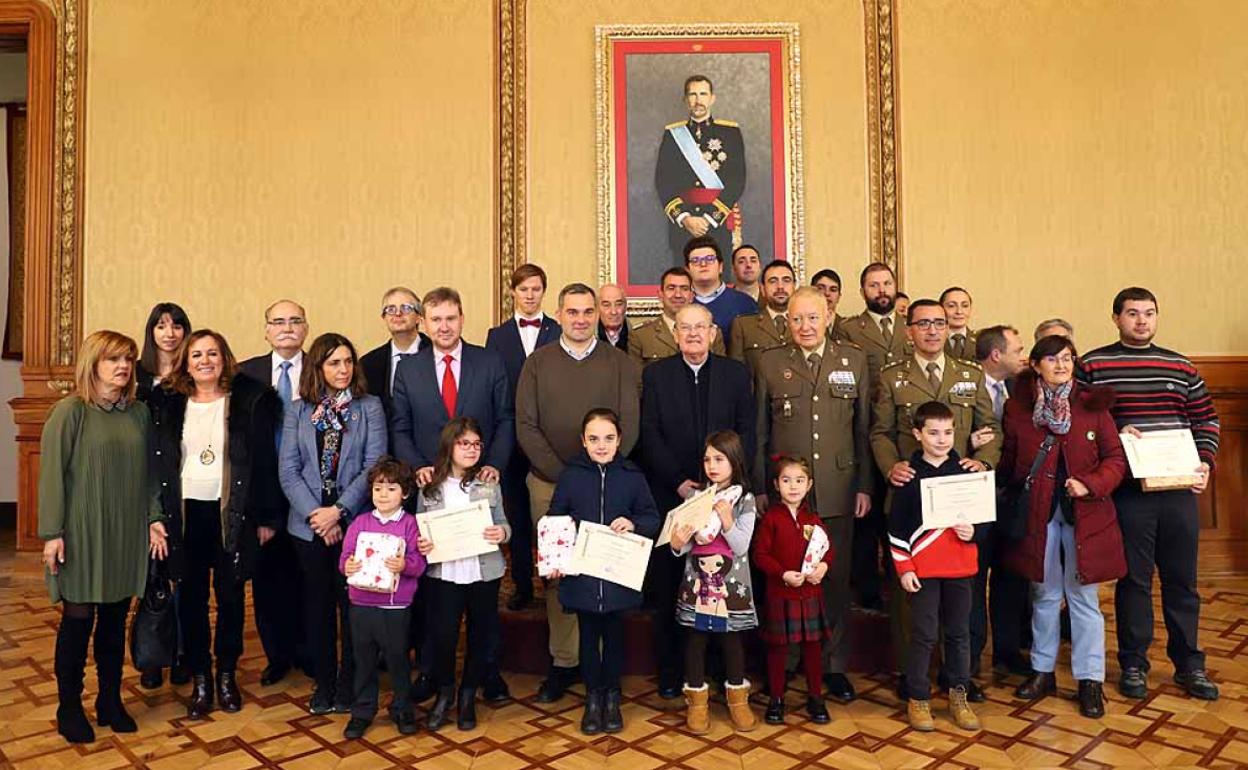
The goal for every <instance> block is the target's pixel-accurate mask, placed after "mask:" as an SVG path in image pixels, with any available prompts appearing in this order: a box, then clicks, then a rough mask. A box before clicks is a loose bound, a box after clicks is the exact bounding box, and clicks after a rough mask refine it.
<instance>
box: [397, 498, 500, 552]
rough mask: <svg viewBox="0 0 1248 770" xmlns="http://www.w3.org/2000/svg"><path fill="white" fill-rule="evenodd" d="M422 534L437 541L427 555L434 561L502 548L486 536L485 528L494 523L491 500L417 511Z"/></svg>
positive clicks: (434, 541) (417, 519) (417, 520)
mask: <svg viewBox="0 0 1248 770" xmlns="http://www.w3.org/2000/svg"><path fill="white" fill-rule="evenodd" d="M416 523H417V524H418V525H420V534H421V535H423V536H424V537H426V538H428V539H430V540H432V541H433V550H432V551H430V552H429V554H428V555H427V556H425V561H427V562H429V563H430V564H440V563H441V562H444V561H455V560H456V559H464V558H467V557H469V556H480V555H481V554H483V553H490V552H492V551H497V550H498V545H497V544H496V543H489V542H486V540H485V535H484V532H485V528H486V527H492V526H494V519H493V518H491V517H490V504H489V503H487V502H486V501H485V500H477V501H476V502H473V503H471V504H469V505H464V506H460V507H458V508H443V509H441V510H437V511H426V512H425V513H418V514H416Z"/></svg>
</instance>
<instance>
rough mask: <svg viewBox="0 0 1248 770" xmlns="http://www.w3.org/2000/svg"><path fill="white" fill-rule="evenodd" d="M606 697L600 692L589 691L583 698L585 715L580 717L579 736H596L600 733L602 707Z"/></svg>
mask: <svg viewBox="0 0 1248 770" xmlns="http://www.w3.org/2000/svg"><path fill="white" fill-rule="evenodd" d="M605 699H606V695H605V694H604V693H603V691H602V690H591V691H590V692H589V693H588V694H587V695H586V696H585V713H584V714H582V715H581V734H582V735H597V734H598V733H600V732H602V707H603V701H604V700H605Z"/></svg>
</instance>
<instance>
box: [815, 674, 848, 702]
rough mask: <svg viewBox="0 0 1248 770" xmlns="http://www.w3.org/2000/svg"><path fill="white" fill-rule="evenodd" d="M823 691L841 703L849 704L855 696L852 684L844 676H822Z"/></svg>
mask: <svg viewBox="0 0 1248 770" xmlns="http://www.w3.org/2000/svg"><path fill="white" fill-rule="evenodd" d="M823 689H824V692H826V693H827V694H828V695H831V696H832V697H833V698H836V699H837V700H839V701H841V702H842V703H849V702H850V701H851V700H853V699H854V697H855V696H856V693H855V692H854V685H853V683H852V682H850V681H849V677H847V676H845V675H844V674H824V675H823Z"/></svg>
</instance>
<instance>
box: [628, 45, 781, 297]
mask: <svg viewBox="0 0 1248 770" xmlns="http://www.w3.org/2000/svg"><path fill="white" fill-rule="evenodd" d="M656 53H690V54H702V53H765V54H767V59H768V62H769V64H770V71H771V78H770V83H771V94H770V96H771V98H770V103H771V196H772V208H773V212H774V215H773V217H772V228H773V233H772V239H773V241H772V242H773V244H774V251H773V254H775V258H776V259H788V258H789V253H788V251H789V244H788V222H789V212H788V211H787V210H785V206H784V200H785V198H784V190H785V168H784V164H785V157H786V156H785V152H784V137H785V131H784V72H783V63H784V58H783V43H782V41H780V40H777V39H770V38H732V39H727V40H721V39H713V38H709V39H692V38H685V39H681V40H620V41H616V42H615V43H614V44H613V46H612V67H613V69H614V71H615V73H614V74H615V77H614V82H615V93H613V94H612V104H613V108H614V121H615V126H614V129H615V260H616V269H615V278H616V281H617V282H618V283H619V284H620V285H621V286H625V287H627V293H628V296H630V297H653V296H654V294H655V292H656V291H657V290H658V286H657V285H655V284H648V285H646V284H630V283H629V282H628V120H627V117H628V112H627V108H628V100H627V97H626V96H625V94H627V93H628V71H627V69H626V67H625V58H626V57H628V56H632V55H638V54H641V55H644V54H656ZM747 217H748V215H747ZM724 256H725V258H727V256H728V255H724Z"/></svg>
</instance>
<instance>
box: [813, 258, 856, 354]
mask: <svg viewBox="0 0 1248 770" xmlns="http://www.w3.org/2000/svg"><path fill="white" fill-rule="evenodd" d="M810 285H811V286H814V287H815V288H816V289H818V290H819V293H821V294H822V295H823V298H824V299H825V300H827V303H828V318H829V319H830V320H829V321H828V337H830V338H831V339H834V340H843V339H845V335H844V333H843V332H842V331H841V326H842V325H844V323H845V321H846V320H847V319H846V318H845V317H844V316H842V315H841V314H840V313H838V312H836V306H837V305H839V304H840V303H841V274H840V273H838V272H836V271H835V270H833V269H832V268H824V269H823V270H820V271H819V272H817V273H815V276H814V278H811V279H810ZM860 347H861V346H860Z"/></svg>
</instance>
